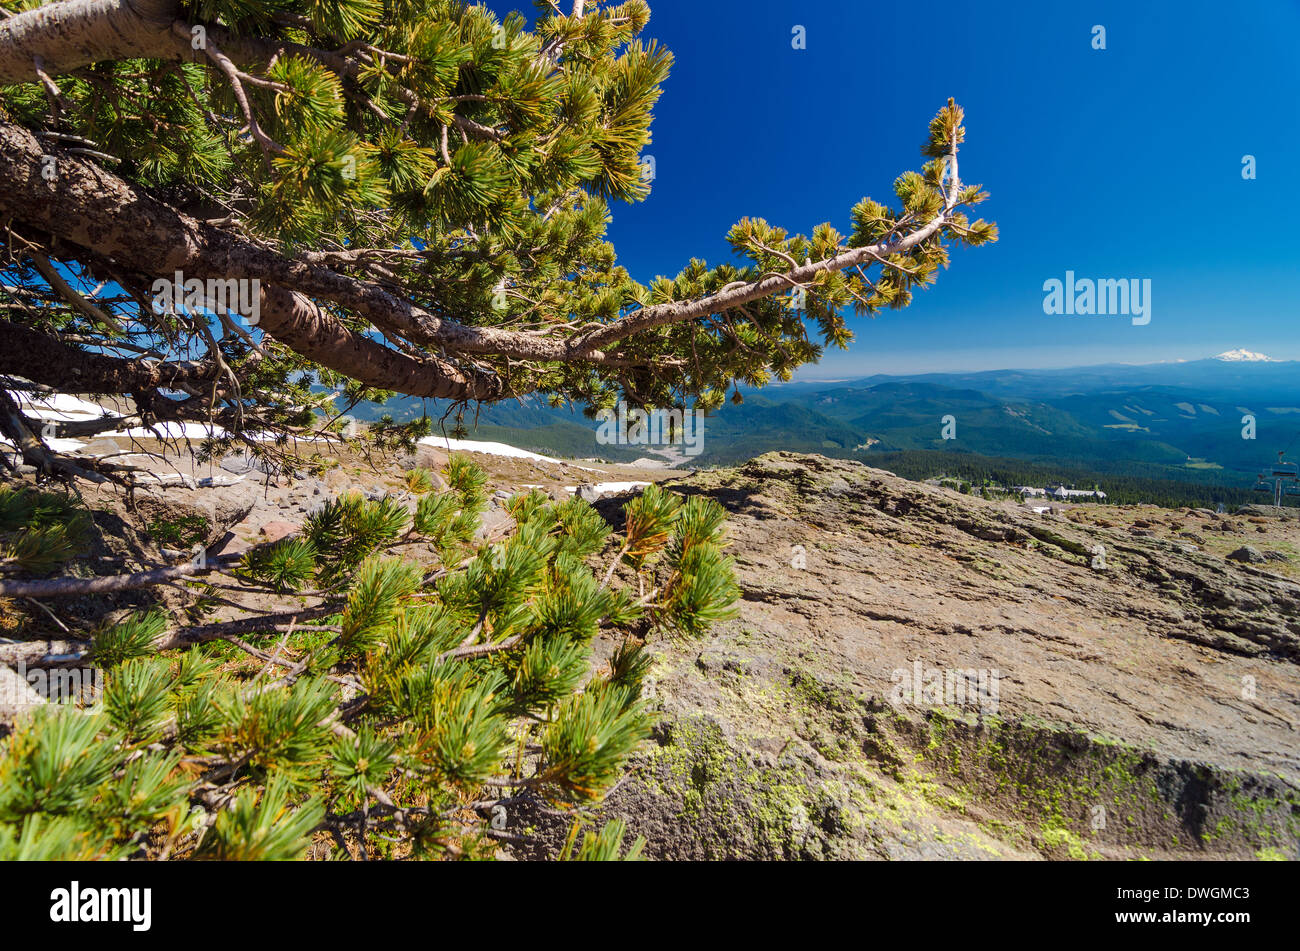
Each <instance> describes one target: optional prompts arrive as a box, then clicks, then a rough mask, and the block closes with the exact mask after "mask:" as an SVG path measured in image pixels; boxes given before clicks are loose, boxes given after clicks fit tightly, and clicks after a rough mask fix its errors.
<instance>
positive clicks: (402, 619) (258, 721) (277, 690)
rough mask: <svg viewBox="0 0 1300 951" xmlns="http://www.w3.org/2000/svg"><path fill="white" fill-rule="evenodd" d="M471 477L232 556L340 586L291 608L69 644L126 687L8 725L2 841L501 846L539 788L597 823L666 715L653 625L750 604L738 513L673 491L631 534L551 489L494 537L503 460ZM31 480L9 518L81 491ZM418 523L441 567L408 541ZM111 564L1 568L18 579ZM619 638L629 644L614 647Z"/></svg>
mask: <svg viewBox="0 0 1300 951" xmlns="http://www.w3.org/2000/svg"><path fill="white" fill-rule="evenodd" d="M447 479H448V484H449V487H448V488H447V489H446V490H445V491H443V492H441V493H435V492H433V491H432V490H431V489H430V490H428V491H427V492H426V494H424V495H422V496H421V497H420V498H419V500H418V504H417V505H416V511H415V515H414V517H412V516H410V515H409V514H408V512H407V510H406V508H404V507H402V506H400V505H398V504H397V503H396V502H395V501H394V500H393V499H392V498H390V497H383V498H379V499H374V500H367V499H364V498H361V497H360V496H359V495H358V496H347V497H344V498H343V499H341V500H338V501H337V502H334V503H331V504H330V505H327V506H326V507H325V508H324V510H323V511H322V512H320V513H319V514H318V515H317V516H316V517H314V518H313V519H311V520H310V521H309V522H308V523H307V525H306V526H305V527H304V530H303V533H302V535H301V536H295V537H291V538H286V539H282V540H280V541H278V542H275V543H272V544H269V545H265V546H262V547H261V548H259V549H255V550H254V551H253V553H252V554H251V555H250V556H249V557H246V558H244V559H243V560H242V561H241V562H240V563H239V564H238V565H237V566H236V567H234V568H232V569H231V570H232V571H236V572H238V575H239V577H240V579H241V581H242V582H243V584H244V585H245V586H247V588H250V589H256V588H258V587H259V586H260V587H261V588H263V589H264V590H267V591H277V592H284V591H295V592H307V591H311V592H313V593H314V597H315V598H317V599H318V600H319V602H320V606H319V607H316V608H311V609H306V610H303V611H300V612H297V615H296V616H295V618H294V619H291V620H290V621H289V623H288V624H287V625H286V624H283V623H279V624H277V623H276V619H274V618H269V617H259V616H254V617H252V618H249V619H240V620H236V621H232V622H222V623H213V624H207V625H198V626H193V625H192V626H188V627H186V626H183V625H182V626H178V621H177V620H176V619H173V618H171V617H169V616H168V615H167V614H166V613H164V612H163V611H162V610H160V609H154V610H151V611H147V612H136V613H135V614H132V615H130V616H128V617H127V618H125V619H123V620H121V621H120V622H118V623H116V624H113V625H110V626H105V627H104V628H102V629H101V630H100V631H99V632H98V633H97V634H96V635H95V637H94V640H93V643H92V644H91V646H90V647H89V648H88V649H87V650H86V651H84V652H83V653H82V654H80V655H78V656H73V657H64V658H60V660H59V661H58V663H60V664H62V665H64V666H67V665H96V666H98V667H100V668H102V669H103V670H104V687H103V691H102V696H99V697H93V696H92V697H85V696H83V697H82V698H81V699H82V701H84V702H82V703H79V704H75V705H72V704H64V703H50V704H43V705H34V706H33V707H32V708H31V709H30V710H29V711H28V712H26V713H25V714H24V715H22V716H20V717H19V718H17V720H16V722H14V723H12V724H10V726H11V728H12V730H11V732H10V735H9V736H8V737H6V738H5V739H3V740H0V860H4V859H11V858H22V857H39V858H74V857H96V858H130V857H159V856H163V855H166V856H169V857H171V858H220V859H290V858H296V857H300V856H302V855H303V854H304V852H305V850H306V849H307V848H308V847H309V846H314V847H319V848H324V849H326V850H327V851H328V852H329V853H331V854H333V855H335V856H337V857H352V858H358V857H395V858H407V857H421V858H423V857H475V856H481V855H488V856H490V855H492V854H494V852H495V850H496V848H497V846H498V844H499V840H500V839H502V838H506V839H509V838H512V837H514V836H515V833H513V832H507V831H504V830H502V829H500V828H497V824H496V823H494V821H493V820H494V819H496V818H497V817H499V816H503V815H506V814H507V811H508V810H512V809H514V808H516V807H517V806H522V805H524V804H527V803H529V802H536V803H541V804H545V805H547V806H548V807H551V808H562V809H568V810H571V811H573V814H574V816H575V819H574V825H573V832H574V835H575V836H576V834H577V832H578V830H579V828H580V827H581V825H582V824H583V823H585V822H586V821H587V820H586V819H585V818H584V816H585V813H586V807H588V806H590V805H592V804H594V803H596V802H598V801H599V799H600V798H601V796H602V795H603V793H604V792H605V791H606V790H608V789H609V788H610V787H611V786H612V785H613V784H614V783H615V782H616V781H617V780H618V779H619V777H620V776H621V775H622V772H623V769H624V766H625V764H626V762H627V759H628V757H629V756H630V755H631V754H632V753H633V751H634V750H635V749H636V747H637V745H638V743H640V742H641V741H642V740H643V739H644V738H645V737H646V736H647V735H648V732H649V728H650V725H651V722H652V715H651V713H650V712H649V711H648V709H647V707H646V705H645V701H644V700H643V699H642V697H641V688H642V683H643V681H644V679H645V677H646V675H647V672H648V670H649V664H650V659H649V656H648V655H647V654H646V640H647V638H650V637H653V636H701V635H703V634H704V633H705V632H707V630H708V629H709V627H710V626H711V625H712V624H713V623H716V622H717V621H719V620H721V619H723V618H725V617H727V616H729V614H730V613H731V611H732V606H733V604H734V602H735V600H736V598H737V596H738V591H737V588H736V585H735V582H734V580H733V577H732V565H731V562H730V559H728V558H727V557H726V556H725V555H724V553H723V549H724V547H725V544H726V542H725V537H724V529H723V511H722V509H721V507H720V506H719V505H718V504H717V503H716V502H713V501H711V500H707V499H701V498H693V499H691V500H690V501H688V502H686V503H685V504H683V503H682V501H681V499H680V498H678V497H676V496H673V495H671V494H669V493H666V492H661V491H658V490H655V491H654V492H650V493H647V495H643V496H641V497H640V498H638V499H636V500H634V501H633V502H631V503H629V504H628V505H627V507H626V526H625V529H624V532H623V533H622V535H621V536H620V535H616V534H614V533H612V531H611V528H610V526H609V525H608V524H607V523H606V522H605V520H604V518H602V517H601V515H600V514H598V513H597V512H596V511H595V509H593V508H592V507H591V506H590V505H588V504H587V503H586V502H585V501H583V500H581V499H578V498H573V499H570V500H569V501H566V502H562V503H556V502H552V501H551V500H550V499H547V498H545V497H543V496H541V495H540V494H539V493H536V492H531V493H527V494H519V495H516V496H514V497H513V498H511V499H510V500H509V502H508V509H509V511H510V512H511V513H512V515H513V516H514V519H515V521H516V526H517V528H516V530H515V531H514V532H513V533H511V534H510V535H508V536H507V537H505V538H503V539H501V540H498V541H488V540H486V539H482V540H479V541H475V540H474V536H475V535H476V533H477V530H478V529H479V527H480V516H481V513H482V511H483V509H484V507H485V505H486V502H487V500H486V497H485V495H484V493H483V491H482V488H483V480H484V475H483V473H482V471H481V470H479V469H477V468H476V467H475V466H473V465H472V464H471V463H468V462H466V461H464V460H463V459H460V458H459V457H453V459H452V462H451V464H450V465H449V467H448V472H447ZM16 497H19V496H18V494H17V493H9V494H3V495H0V514H3V515H4V517H5V518H6V519H8V521H6V522H5V524H6V525H12V526H14V527H15V529H16V530H17V531H18V532H19V533H22V532H32V531H38V530H39V527H38V526H40V525H42V524H45V525H48V524H52V523H51V522H49V521H48V520H49V519H50V518H51V517H52V516H51V515H49V514H48V510H49V509H51V508H55V507H56V506H54V505H52V504H47V503H43V502H41V501H39V500H36V499H33V498H31V497H28V496H22V497H20V498H21V500H20V501H18V502H15V501H14V499H15V498H16ZM42 506H44V507H42ZM42 513H44V514H42ZM72 517H73V518H83V517H84V513H76V514H75V515H74V516H72ZM19 522H20V523H21V524H15V523H19ZM58 524H66V520H65V522H63V523H58ZM412 539H418V540H422V541H425V542H427V543H428V544H429V545H430V546H431V548H432V549H433V550H434V551H435V552H436V555H435V558H436V560H435V561H434V562H433V563H432V564H429V563H423V564H422V563H420V562H417V561H415V560H412V559H410V558H407V557H402V556H401V555H399V554H397V552H400V551H402V550H404V549H406V548H407V547H408V543H409V542H411V541H412ZM9 551H12V549H9ZM16 562H18V557H17V556H14V555H12V554H11V555H10V558H9V560H8V561H0V569H5V568H8V567H10V566H11V565H13V564H14V563H16ZM19 567H21V568H22V569H23V573H25V574H32V573H35V572H34V571H32V570H31V566H30V565H29V564H27V563H21V564H20V565H19ZM620 569H621V570H620ZM212 570H214V571H215V570H216V567H215V566H214V568H213V569H212ZM100 580H103V579H82V578H77V577H70V578H52V579H49V580H47V581H40V580H13V579H10V580H0V596H5V595H12V594H16V593H20V592H23V591H27V592H31V593H35V594H42V593H46V594H53V593H59V592H61V593H75V591H76V590H78V587H77V586H81V588H88V587H89V586H90V585H91V584H93V582H95V581H100ZM131 583H132V585H136V586H146V585H148V584H149V583H150V579H139V578H138V577H137V579H136V580H134V581H132V582H131ZM42 586H44V587H42ZM60 586H62V588H60ZM299 621H300V623H299ZM655 632H659V634H658V635H656V633H655ZM601 636H606V637H617V638H620V639H621V646H620V647H619V648H618V649H617V650H616V651H615V652H614V654H613V656H612V657H611V658H610V660H609V662H608V663H607V664H605V665H604V666H603V667H600V668H595V667H594V665H593V660H592V643H593V641H594V640H595V639H596V638H597V637H601ZM593 671H594V672H593ZM623 837H624V832H623V828H622V826H621V825H617V826H610V827H606V828H604V829H603V830H597V831H589V832H587V833H585V834H584V837H583V840H582V842H581V844H580V845H576V846H575V843H576V839H575V841H574V842H571V843H570V846H569V848H567V849H566V850H565V857H571V858H579V859H597V858H615V857H620V856H623V855H624V853H625V852H626V857H636V856H637V855H638V854H639V852H640V844H639V843H637V842H632V843H629V844H628V845H627V847H626V850H625V849H624V847H623V844H622V843H623ZM575 848H576V851H575Z"/></svg>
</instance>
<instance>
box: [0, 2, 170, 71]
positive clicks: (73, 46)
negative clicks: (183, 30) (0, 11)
mask: <svg viewBox="0 0 1300 951" xmlns="http://www.w3.org/2000/svg"><path fill="white" fill-rule="evenodd" d="M180 7H181V4H180V0H65V2H63V3H51V4H48V5H46V6H43V7H37V8H36V9H35V10H28V11H27V12H26V13H19V14H16V15H15V16H11V17H9V18H8V19H5V20H0V85H10V84H12V83H30V82H36V81H37V77H36V67H35V60H36V58H37V57H40V59H41V60H42V69H43V70H44V71H45V72H46V73H47V74H48V75H51V76H57V75H59V74H60V73H67V72H70V71H71V70H74V69H78V68H80V67H82V66H89V65H90V64H91V63H98V62H102V61H104V60H110V59H131V58H135V57H161V56H165V55H167V53H168V51H169V50H170V51H171V52H172V53H173V54H175V53H176V51H177V49H178V46H179V42H178V40H177V38H176V37H175V36H174V35H173V34H172V32H171V25H172V21H173V20H175V19H176V14H177V13H178V12H179V11H180Z"/></svg>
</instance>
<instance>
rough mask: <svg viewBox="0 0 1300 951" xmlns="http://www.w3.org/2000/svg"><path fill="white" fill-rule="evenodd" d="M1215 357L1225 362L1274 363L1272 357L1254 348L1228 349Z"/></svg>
mask: <svg viewBox="0 0 1300 951" xmlns="http://www.w3.org/2000/svg"><path fill="white" fill-rule="evenodd" d="M1214 359H1216V360H1222V361H1223V362H1225V363H1274V362H1275V361H1274V360H1273V358H1272V357H1270V356H1266V355H1265V354H1262V353H1255V352H1254V351H1252V350H1228V351H1227V352H1225V353H1221V354H1219V355H1218V356H1217V357H1215V358H1214Z"/></svg>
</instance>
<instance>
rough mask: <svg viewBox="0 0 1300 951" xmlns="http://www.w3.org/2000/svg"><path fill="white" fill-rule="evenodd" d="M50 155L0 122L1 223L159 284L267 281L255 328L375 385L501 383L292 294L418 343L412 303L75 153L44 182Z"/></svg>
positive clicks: (441, 390) (474, 396)
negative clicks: (215, 220)
mask: <svg viewBox="0 0 1300 951" xmlns="http://www.w3.org/2000/svg"><path fill="white" fill-rule="evenodd" d="M45 154H46V153H44V152H43V150H42V149H41V147H40V144H39V143H38V142H37V141H36V138H35V136H33V135H32V134H31V133H30V132H29V131H27V130H26V129H24V128H22V127H21V126H18V125H14V124H12V123H0V180H2V181H4V182H5V183H6V185H7V187H6V188H5V189H4V190H3V191H0V219H4V220H9V221H18V222H20V223H22V224H24V225H27V226H28V227H32V228H37V229H39V230H41V231H43V232H45V233H48V234H50V235H53V236H55V237H58V238H61V239H63V240H65V241H68V242H71V243H72V244H74V245H78V246H80V247H82V248H86V249H87V250H93V251H94V252H95V253H96V254H97V255H99V256H101V257H106V258H111V259H113V260H114V261H117V262H118V263H120V264H122V265H124V266H126V267H127V268H129V269H130V270H133V271H137V272H139V273H141V274H144V275H148V276H151V277H155V278H168V279H171V278H173V277H174V275H175V273H176V272H177V271H179V272H181V273H182V274H183V276H184V277H185V279H187V280H188V279H189V278H192V277H193V278H199V279H208V278H215V279H221V280H228V279H236V280H252V279H254V278H256V279H258V280H259V282H269V286H267V285H266V284H263V285H262V286H261V291H262V297H261V314H260V317H261V324H260V325H259V326H260V328H261V329H262V330H264V331H266V332H267V333H269V334H271V335H272V336H273V337H276V338H277V339H279V340H281V341H282V342H283V343H284V344H285V345H286V346H289V347H290V348H291V349H293V350H295V351H296V352H298V353H300V354H302V355H303V356H305V357H307V358H308V359H310V360H314V361H315V362H317V363H319V364H321V365H322V366H325V367H328V368H330V369H332V370H336V371H338V372H340V373H344V374H347V375H348V376H351V377H354V378H356V379H358V380H360V381H361V382H363V383H366V384H368V385H370V386H374V387H379V388H381V389H387V390H397V391H398V392H402V393H408V394H410V395H412V396H426V397H441V398H448V399H467V400H495V399H499V398H501V397H502V396H503V395H504V393H505V390H504V385H503V382H502V381H501V380H500V379H499V378H497V377H495V376H494V375H491V374H487V373H476V372H473V371H465V370H462V369H460V368H459V367H457V366H455V365H453V364H451V363H450V362H448V361H445V360H441V359H438V358H434V357H426V358H423V359H420V358H415V357H411V356H407V355H405V354H402V353H398V352H397V351H395V350H392V349H390V348H388V347H385V346H383V345H382V344H379V343H376V342H375V341H373V340H371V339H369V338H368V337H365V336H363V335H361V334H358V333H356V332H354V331H352V330H350V329H349V328H348V327H347V326H346V325H345V324H344V323H343V322H342V321H340V320H339V319H337V318H336V317H334V316H333V315H332V314H329V313H328V312H327V311H325V310H323V309H322V308H320V307H317V306H316V305H315V304H314V303H312V302H311V301H310V300H309V299H308V298H307V297H305V296H304V294H303V293H294V292H293V291H291V290H289V289H288V288H293V289H294V290H299V291H304V292H306V293H313V292H317V291H322V290H323V291H326V292H331V293H326V294H325V295H323V296H326V297H333V298H336V299H337V298H342V300H341V301H340V303H342V304H343V305H344V306H347V304H348V303H349V302H351V303H353V304H355V305H357V310H359V311H360V312H362V314H363V316H369V317H372V319H375V322H376V323H377V324H378V325H380V326H385V325H387V326H389V327H391V328H392V329H394V330H395V331H396V332H398V333H403V334H410V335H411V336H422V335H420V334H418V333H413V332H412V331H413V330H416V329H417V328H415V327H413V325H412V323H411V321H412V315H413V314H414V313H415V309H414V308H413V307H412V306H411V305H410V303H409V302H402V301H399V300H398V299H397V298H395V297H393V296H392V295H391V294H389V293H388V292H387V291H384V290H382V289H381V288H372V287H370V286H368V285H365V284H363V283H362V282H359V281H355V280H354V279H352V278H348V277H346V276H344V275H336V274H334V273H333V272H331V271H328V270H327V269H324V268H319V267H314V266H312V265H308V264H305V263H303V262H301V261H292V260H289V259H286V258H283V257H281V256H279V255H277V254H275V253H273V252H271V251H267V250H265V249H263V248H259V247H257V246H256V245H254V244H252V243H251V242H248V241H245V240H243V239H241V238H239V237H238V236H237V235H232V234H229V233H227V232H224V231H222V230H220V229H218V228H214V227H211V226H210V225H206V224H204V223H202V222H200V221H197V220H195V219H193V218H190V217H189V216H187V215H184V214H182V213H181V212H179V211H177V210H176V209H174V208H171V207H169V206H168V205H165V204H163V203H162V202H160V201H157V200H155V199H154V198H152V197H150V196H149V195H147V194H145V193H144V192H142V191H140V190H138V189H136V188H134V187H132V186H131V185H130V184H128V183H127V182H125V181H124V180H122V179H120V178H118V177H117V176H115V175H112V174H110V173H108V172H106V171H104V170H102V169H100V168H98V167H96V166H95V165H93V164H92V163H90V162H88V161H86V160H84V159H81V158H80V157H77V156H73V155H66V154H63V153H59V154H57V155H56V156H54V158H55V165H54V168H55V173H54V175H53V178H52V179H51V180H46V179H45V178H44V177H42V175H41V169H42V167H43V166H44V162H43V156H44V155H45ZM380 314H384V315H390V316H395V317H397V318H399V319H398V321H397V322H396V323H397V324H399V325H398V326H395V325H394V323H395V322H394V321H384V320H382V319H381V318H380ZM403 315H405V319H404V320H403V319H401V318H402V317H403ZM464 329H465V330H466V331H470V330H471V329H472V328H464ZM13 372H20V371H18V370H15V371H13ZM22 375H24V376H27V374H25V373H24V374H22ZM42 382H43V381H42ZM119 392H121V391H119Z"/></svg>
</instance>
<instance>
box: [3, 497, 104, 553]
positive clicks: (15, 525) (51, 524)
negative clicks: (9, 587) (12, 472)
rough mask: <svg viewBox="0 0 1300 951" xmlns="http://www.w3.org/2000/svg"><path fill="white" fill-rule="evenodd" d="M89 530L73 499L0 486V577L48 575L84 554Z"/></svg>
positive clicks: (88, 521)
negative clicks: (14, 573) (19, 573)
mask: <svg viewBox="0 0 1300 951" xmlns="http://www.w3.org/2000/svg"><path fill="white" fill-rule="evenodd" d="M91 527H92V526H91V519H90V514H89V513H88V512H87V511H86V510H85V508H84V507H83V506H82V505H81V504H80V503H79V502H78V501H77V500H76V499H75V498H74V497H73V496H70V495H66V494H64V493H62V492H41V491H37V490H35V489H30V488H25V487H22V486H7V485H4V486H0V574H3V573H4V572H19V571H20V572H23V573H26V574H34V575H47V574H49V573H51V572H52V571H54V570H55V569H56V568H59V567H60V566H61V565H64V564H66V563H67V562H68V561H69V560H71V559H72V558H75V557H76V556H77V555H80V554H82V553H83V552H84V551H85V550H86V546H87V544H88V543H89V540H90V531H91Z"/></svg>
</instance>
